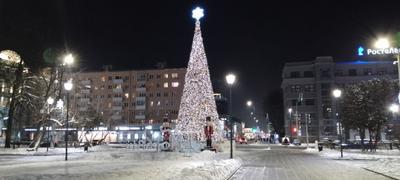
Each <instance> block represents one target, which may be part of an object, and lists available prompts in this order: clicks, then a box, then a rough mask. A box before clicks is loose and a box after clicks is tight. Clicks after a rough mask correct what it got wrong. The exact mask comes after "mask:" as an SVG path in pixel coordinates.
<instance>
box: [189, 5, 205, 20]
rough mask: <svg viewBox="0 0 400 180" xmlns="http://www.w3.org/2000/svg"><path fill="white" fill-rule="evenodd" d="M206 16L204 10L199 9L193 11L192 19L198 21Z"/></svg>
mask: <svg viewBox="0 0 400 180" xmlns="http://www.w3.org/2000/svg"><path fill="white" fill-rule="evenodd" d="M203 16H204V9H201V8H199V7H197V8H196V9H194V10H193V11H192V17H193V18H195V19H196V20H197V21H198V20H200V19H201V18H202V17H203Z"/></svg>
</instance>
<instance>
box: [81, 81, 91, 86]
mask: <svg viewBox="0 0 400 180" xmlns="http://www.w3.org/2000/svg"><path fill="white" fill-rule="evenodd" d="M81 83H82V84H83V85H89V84H90V83H91V82H90V80H83V81H81Z"/></svg>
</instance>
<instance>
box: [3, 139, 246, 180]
mask: <svg viewBox="0 0 400 180" xmlns="http://www.w3.org/2000/svg"><path fill="white" fill-rule="evenodd" d="M89 150H90V151H89V152H88V153H87V152H83V149H82V148H71V149H69V152H70V153H69V156H68V157H69V159H68V160H69V161H67V162H66V161H64V153H65V149H63V148H56V149H50V151H49V153H47V152H46V148H40V149H39V150H38V152H35V151H29V152H28V151H26V149H25V148H20V149H15V150H13V149H4V148H0V179H96V180H102V179H199V180H200V179H215V180H219V179H226V178H227V177H228V176H229V175H230V174H231V173H233V172H234V171H235V170H236V169H237V168H239V167H240V165H241V160H240V159H229V155H228V154H226V153H214V152H210V151H204V152H201V153H192V154H183V153H178V152H156V151H155V149H145V150H143V149H140V150H139V149H127V148H126V145H122V146H121V145H117V146H107V145H105V146H96V147H93V148H90V149H89ZM188 155H189V156H188Z"/></svg>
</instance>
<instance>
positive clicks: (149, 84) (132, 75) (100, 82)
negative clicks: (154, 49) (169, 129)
mask: <svg viewBox="0 0 400 180" xmlns="http://www.w3.org/2000/svg"><path fill="white" fill-rule="evenodd" d="M185 73H186V68H177V69H154V70H130V71H99V72H83V73H79V74H75V75H74V76H73V82H74V85H75V88H74V90H73V93H71V94H73V95H72V96H71V99H70V100H71V108H72V110H74V111H79V112H84V111H89V110H94V111H96V112H97V113H99V114H101V115H102V117H103V121H104V122H103V124H104V126H106V125H107V126H110V127H117V126H128V127H129V126H133V125H143V124H147V125H149V124H150V125H151V124H160V123H162V120H163V118H164V117H165V116H167V117H169V119H171V120H176V119H177V116H178V110H179V105H180V98H181V96H182V91H183V84H184V81H185Z"/></svg>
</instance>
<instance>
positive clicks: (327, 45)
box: [0, 0, 400, 118]
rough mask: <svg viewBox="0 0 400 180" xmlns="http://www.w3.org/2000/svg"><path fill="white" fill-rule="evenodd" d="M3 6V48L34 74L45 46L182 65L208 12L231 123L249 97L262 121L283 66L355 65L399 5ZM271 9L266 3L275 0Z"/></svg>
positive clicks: (391, 26) (87, 57)
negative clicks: (195, 13)
mask: <svg viewBox="0 0 400 180" xmlns="http://www.w3.org/2000/svg"><path fill="white" fill-rule="evenodd" d="M139 2H140V1H122V0H121V1H84V0H64V1H60V0H43V1H32V0H30V1H19V0H1V1H0V22H1V25H0V49H1V50H2V49H12V50H15V51H16V52H18V53H19V54H21V56H22V57H23V58H24V59H25V61H27V64H28V65H30V66H31V67H32V68H36V67H38V65H39V64H40V62H41V61H42V53H43V51H44V50H45V49H47V48H60V49H64V50H65V51H71V52H73V53H74V54H76V55H77V56H78V60H79V63H80V68H81V69H84V70H96V69H97V70H100V69H101V66H102V65H105V64H112V65H113V66H114V68H115V69H121V68H124V69H127V68H134V69H144V68H145V69H148V68H154V67H155V64H156V63H157V62H161V61H164V62H166V63H167V65H168V67H186V65H187V62H188V59H189V53H190V48H191V42H192V38H193V31H194V20H193V19H192V18H191V10H192V9H193V8H194V7H196V6H201V7H203V8H204V9H205V17H204V18H203V19H202V32H203V38H204V43H205V48H206V53H207V57H208V63H209V66H210V72H211V79H212V81H213V86H214V89H215V91H216V92H222V93H226V92H227V91H226V86H225V81H224V76H225V74H226V73H228V72H234V73H236V74H237V76H238V78H239V79H238V83H237V84H236V86H235V87H234V90H233V95H234V100H233V102H234V105H233V107H234V110H235V114H234V115H236V116H240V117H248V116H247V113H248V110H247V109H246V106H245V101H246V100H247V99H252V100H253V101H255V103H256V109H257V110H256V111H258V116H259V118H262V117H263V116H262V113H263V111H262V109H263V106H262V104H263V101H264V99H265V97H266V96H267V95H268V93H270V92H272V91H274V90H279V88H280V83H281V71H282V68H283V65H284V63H285V62H290V61H303V60H313V59H314V58H315V57H316V56H333V57H334V58H335V59H336V60H354V59H355V58H356V57H355V53H356V52H355V50H356V48H357V47H358V46H359V45H365V46H368V45H369V44H370V43H371V42H372V40H373V39H375V38H377V37H379V36H387V35H391V34H393V33H395V32H397V31H399V29H400V11H399V7H400V2H397V3H396V1H393V2H388V1H385V2H383V1H373V2H372V3H368V2H365V1H355V2H352V3H349V2H346V3H337V2H336V1H324V2H323V3H322V2H318V3H316V2H309V3H308V4H306V3H301V2H300V1H299V2H297V3H293V2H291V1H284V2H282V3H281V4H276V3H273V4H272V3H270V1H265V0H264V1H261V0H260V1H230V0H226V1H222V0H219V1H189V0H185V1H183V0H182V1H165V0H164V1H147V3H139ZM271 2H272V1H271Z"/></svg>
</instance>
